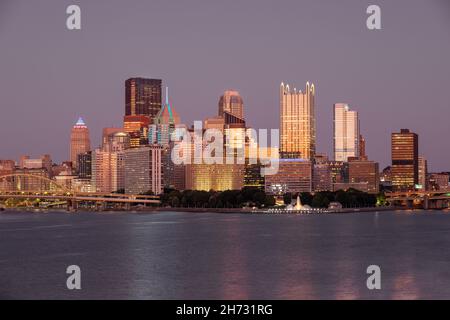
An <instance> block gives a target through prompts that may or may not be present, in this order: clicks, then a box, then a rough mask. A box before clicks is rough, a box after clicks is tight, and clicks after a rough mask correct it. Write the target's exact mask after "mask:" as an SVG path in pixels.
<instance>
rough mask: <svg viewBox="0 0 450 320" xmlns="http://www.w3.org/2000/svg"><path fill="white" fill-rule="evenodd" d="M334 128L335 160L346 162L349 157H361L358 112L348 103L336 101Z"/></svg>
mask: <svg viewBox="0 0 450 320" xmlns="http://www.w3.org/2000/svg"><path fill="white" fill-rule="evenodd" d="M333 129H334V130H333V131H334V136H333V149H334V160H335V161H344V162H346V161H348V158H349V157H359V141H360V140H359V139H360V134H359V119H358V112H356V111H353V110H350V108H349V106H348V104H345V103H335V104H334V106H333Z"/></svg>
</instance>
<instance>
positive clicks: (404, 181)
mask: <svg viewBox="0 0 450 320" xmlns="http://www.w3.org/2000/svg"><path fill="white" fill-rule="evenodd" d="M391 140H392V169H391V170H392V189H393V190H394V191H409V190H414V188H415V186H416V184H418V182H419V155H418V149H419V138H418V136H417V134H415V133H413V132H410V131H409V130H408V129H401V130H400V132H394V133H392V136H391Z"/></svg>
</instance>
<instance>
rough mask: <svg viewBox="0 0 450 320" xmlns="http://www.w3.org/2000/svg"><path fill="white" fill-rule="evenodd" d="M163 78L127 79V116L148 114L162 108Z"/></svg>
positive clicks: (153, 115) (148, 115)
mask: <svg viewBox="0 0 450 320" xmlns="http://www.w3.org/2000/svg"><path fill="white" fill-rule="evenodd" d="M161 98H162V80H160V79H146V78H130V79H127V80H126V81H125V116H141V115H142V116H147V117H149V118H150V119H151V120H153V119H154V117H155V116H156V115H157V114H158V112H159V110H160V109H161Z"/></svg>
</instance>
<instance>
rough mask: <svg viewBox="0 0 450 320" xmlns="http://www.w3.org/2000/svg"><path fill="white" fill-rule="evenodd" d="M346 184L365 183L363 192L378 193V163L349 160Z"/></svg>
mask: <svg viewBox="0 0 450 320" xmlns="http://www.w3.org/2000/svg"><path fill="white" fill-rule="evenodd" d="M348 182H349V183H350V184H355V183H366V184H367V187H365V190H364V191H366V192H370V193H378V192H379V190H380V177H379V168H378V163H377V162H373V161H369V160H351V161H350V162H349V163H348Z"/></svg>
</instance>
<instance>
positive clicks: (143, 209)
mask: <svg viewBox="0 0 450 320" xmlns="http://www.w3.org/2000/svg"><path fill="white" fill-rule="evenodd" d="M413 210H417V211H419V210H423V209H411V208H404V207H368V208H342V209H319V208H313V209H308V210H299V211H296V210H289V211H287V210H284V209H276V208H271V209H253V208H180V207H176V208H172V207H137V208H133V209H130V210H89V209H84V208H83V209H82V210H78V211H67V210H62V209H40V208H5V209H4V210H0V214H2V213H14V212H22V213H23V212H29V213H58V212H59V213H74V214H76V213H77V212H92V213H94V212H95V213H108V212H120V213H143V214H145V213H166V212H184V213H189V212H191V213H224V214H227V213H228V214H231V213H234V214H236V213H239V214H269V215H270V214H277V215H280V214H290V215H292V214H316V215H317V214H322V215H323V214H344V213H369V212H384V211H413ZM438 211H442V210H438Z"/></svg>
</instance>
